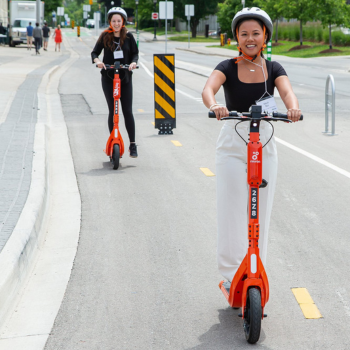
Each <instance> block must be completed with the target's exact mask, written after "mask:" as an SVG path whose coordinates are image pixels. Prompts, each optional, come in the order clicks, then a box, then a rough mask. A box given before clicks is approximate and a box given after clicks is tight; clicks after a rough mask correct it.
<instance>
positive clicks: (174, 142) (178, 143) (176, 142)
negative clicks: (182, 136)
mask: <svg viewBox="0 0 350 350" xmlns="http://www.w3.org/2000/svg"><path fill="white" fill-rule="evenodd" d="M171 142H172V143H173V144H174V145H175V146H176V147H181V146H182V144H181V143H180V142H179V141H174V140H171Z"/></svg>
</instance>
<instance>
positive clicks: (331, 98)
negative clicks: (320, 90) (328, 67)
mask: <svg viewBox="0 0 350 350" xmlns="http://www.w3.org/2000/svg"><path fill="white" fill-rule="evenodd" d="M329 82H330V83H331V89H332V91H331V93H328V90H329ZM329 107H331V108H332V132H329V131H328V120H329V118H328V111H329V109H330V108H329ZM323 133H324V134H325V135H327V136H336V135H337V134H336V133H335V84H334V78H333V75H332V74H329V75H328V77H327V81H326V91H325V131H324V132H323Z"/></svg>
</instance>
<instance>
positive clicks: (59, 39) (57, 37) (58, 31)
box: [52, 25, 62, 51]
mask: <svg viewBox="0 0 350 350" xmlns="http://www.w3.org/2000/svg"><path fill="white" fill-rule="evenodd" d="M52 37H53V38H55V43H56V45H55V51H57V46H58V51H61V42H62V32H61V26H60V25H58V26H57V28H56V29H55V32H54V33H53V35H52Z"/></svg>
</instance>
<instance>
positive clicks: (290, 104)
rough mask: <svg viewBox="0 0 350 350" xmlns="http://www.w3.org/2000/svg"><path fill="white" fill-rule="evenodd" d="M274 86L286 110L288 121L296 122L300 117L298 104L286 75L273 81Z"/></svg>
mask: <svg viewBox="0 0 350 350" xmlns="http://www.w3.org/2000/svg"><path fill="white" fill-rule="evenodd" d="M275 85H276V87H277V90H278V92H279V94H280V96H281V99H282V101H283V103H284V105H285V106H286V108H287V110H288V111H287V115H288V119H290V120H291V121H293V122H297V121H298V120H299V119H300V116H301V110H300V109H299V102H298V99H297V97H296V96H295V94H294V92H293V89H292V85H291V83H290V81H289V79H288V77H287V76H286V75H281V76H279V77H278V78H276V79H275Z"/></svg>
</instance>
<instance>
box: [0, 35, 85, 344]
mask: <svg viewBox="0 0 350 350" xmlns="http://www.w3.org/2000/svg"><path fill="white" fill-rule="evenodd" d="M70 57H71V53H70V52H69V51H67V50H66V49H65V47H64V44H63V45H61V52H55V51H54V42H53V40H52V39H50V42H49V47H48V51H44V50H43V49H41V50H40V55H36V54H35V49H32V50H31V51H29V50H27V48H26V46H23V45H22V46H19V47H15V48H10V47H8V46H5V47H2V48H1V50H0V76H1V85H0V160H1V170H0V219H1V221H0V223H1V225H0V270H1V277H0V305H1V308H0V326H1V336H0V349H6V350H7V349H24V348H26V349H31V347H30V345H29V343H30V341H29V340H28V339H26V338H25V337H23V336H22V335H19V334H21V332H25V327H24V326H23V325H22V326H21V329H22V331H21V332H20V333H19V334H10V335H7V334H6V329H4V328H3V326H4V322H8V320H9V319H13V318H14V316H15V315H16V314H17V313H16V314H15V313H12V312H11V310H12V308H13V307H14V306H15V305H16V303H17V302H18V300H19V299H18V298H19V295H18V293H19V291H20V290H21V288H23V286H24V285H26V284H27V281H28V276H29V274H30V272H31V271H32V269H33V267H34V266H37V265H38V262H36V259H37V256H38V253H39V252H40V251H41V249H42V247H43V245H44V244H45V242H46V241H47V239H49V237H50V232H49V231H50V230H51V232H52V231H54V230H53V229H52V228H50V230H49V228H47V225H48V222H49V220H51V218H52V216H53V214H54V215H56V217H57V216H58V215H57V211H53V210H50V215H47V212H48V210H49V207H50V208H51V209H52V201H53V200H54V199H55V198H57V196H61V197H64V196H65V194H66V193H67V191H66V190H65V185H61V187H60V188H59V189H58V190H57V189H56V190H55V192H53V190H52V188H55V187H53V186H55V184H56V185H57V183H59V181H60V179H62V180H64V181H65V184H67V185H69V184H71V183H72V182H69V181H68V180H69V176H70V175H71V172H73V174H74V171H73V170H72V169H70V171H68V170H67V164H68V163H69V160H71V155H70V153H67V152H66V154H64V151H65V150H66V147H68V148H69V146H68V140H66V139H65V137H66V134H67V133H66V131H65V130H64V126H65V124H64V120H63V118H62V117H60V118H61V119H62V120H61V119H57V114H58V111H59V110H60V108H61V106H60V97H59V94H58V88H57V87H58V83H59V77H60V74H62V73H57V74H56V71H58V72H61V71H63V70H64V69H63V67H66V66H67V65H69V64H71V63H70V62H72V60H74V59H77V58H73V59H72V58H70ZM56 76H57V77H56ZM53 83H55V84H56V85H57V87H56V85H55V88H56V90H55V89H53V88H52V86H53ZM55 118H56V119H55ZM54 142H56V144H55V143H54ZM57 149H58V155H57V154H56V153H57ZM53 152H56V153H55V156H52V154H53ZM52 163H53V164H52ZM71 168H72V166H71ZM51 169H52V170H51ZM53 171H54V174H53V173H52V172H53ZM62 172H64V176H62ZM50 174H51V175H50ZM50 176H51V177H52V176H56V177H57V179H56V178H54V179H52V178H50ZM73 183H74V181H73ZM49 184H50V188H49ZM70 186H71V187H70V189H69V191H70V193H74V195H75V192H73V191H72V189H73V187H74V186H73V185H70ZM65 202H66V205H65V206H62V208H66V207H67V203H68V200H67V199H66V200H65ZM68 206H69V205H68ZM75 207H76V208H80V207H79V203H75ZM70 213H74V214H75V212H74V210H72V209H70ZM78 221H79V220H78ZM70 224H71V220H70V218H69V213H66V215H65V219H63V220H62V219H60V224H59V225H56V226H58V227H60V228H62V229H63V230H64V233H65V234H67V233H69V234H70V236H71V237H73V235H72V234H71V230H70V227H69V225H70ZM78 224H79V222H78ZM62 225H65V226H67V227H66V228H63V227H62ZM77 232H79V229H78V230H77ZM57 237H58V238H60V235H57ZM60 239H61V238H60ZM68 241H69V240H68V239H65V240H63V241H62V242H65V243H64V244H67V242H68ZM61 245H62V244H61ZM72 246H73V248H72V249H71V251H73V253H74V254H75V250H74V249H75V248H74V244H72ZM57 247H58V248H59V249H62V248H60V244H54V245H53V248H52V249H58V248H57ZM52 249H51V250H52ZM55 255H57V253H54V254H52V255H51V257H50V259H49V261H51V260H52V257H54V256H55ZM73 258H74V255H73ZM71 260H72V259H71ZM67 261H68V260H67ZM48 265H50V263H46V268H47V267H48ZM69 271H70V269H69ZM46 272H47V271H46ZM56 275H57V274H56ZM57 276H59V275H57ZM46 277H47V276H46V275H45V278H46ZM51 278H53V276H51ZM56 289H57V288H56ZM43 292H45V291H40V290H38V288H36V289H35V291H34V293H35V294H36V295H40V297H41V299H42V300H43V299H44V296H41V294H40V293H43ZM55 292H56V293H57V291H55ZM52 294H54V293H53V292H50V293H48V294H47V295H52ZM17 308H18V307H17ZM16 311H17V310H16ZM10 312H11V314H10ZM27 314H28V310H27ZM25 316H26V314H25ZM41 319H42V320H43V318H41ZM22 322H25V317H24V318H23V315H22ZM27 323H28V326H29V325H31V326H33V325H34V324H33V322H27ZM21 336H22V338H21ZM20 338H21V339H20ZM11 339H12V340H13V341H14V343H13V344H12V343H11ZM30 339H31V341H32V342H34V341H36V340H35V337H30ZM23 341H24V342H27V345H25V346H23ZM19 342H21V344H22V345H21V346H19V347H14V344H15V343H19ZM10 344H11V345H10Z"/></svg>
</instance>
